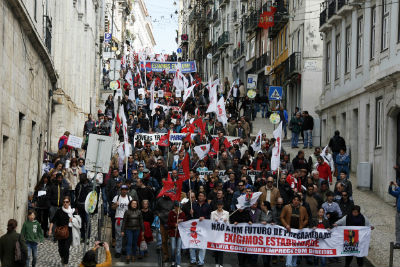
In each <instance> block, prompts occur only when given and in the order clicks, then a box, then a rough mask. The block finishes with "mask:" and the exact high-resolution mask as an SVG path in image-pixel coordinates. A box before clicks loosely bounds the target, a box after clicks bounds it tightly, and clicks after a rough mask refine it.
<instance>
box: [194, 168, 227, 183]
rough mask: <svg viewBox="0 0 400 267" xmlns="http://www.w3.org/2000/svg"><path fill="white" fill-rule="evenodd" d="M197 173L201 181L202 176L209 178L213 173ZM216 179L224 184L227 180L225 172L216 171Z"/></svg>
mask: <svg viewBox="0 0 400 267" xmlns="http://www.w3.org/2000/svg"><path fill="white" fill-rule="evenodd" d="M198 173H199V177H200V178H201V179H204V176H205V175H207V176H210V175H211V174H212V173H213V171H199V172H198ZM218 177H219V179H221V180H222V181H223V182H225V181H226V180H228V178H226V175H225V170H219V171H218Z"/></svg>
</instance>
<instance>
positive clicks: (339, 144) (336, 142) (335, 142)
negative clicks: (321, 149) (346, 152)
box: [328, 130, 346, 163]
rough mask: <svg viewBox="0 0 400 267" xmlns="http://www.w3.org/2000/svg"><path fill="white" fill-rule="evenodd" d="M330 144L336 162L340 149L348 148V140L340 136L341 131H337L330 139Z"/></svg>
mask: <svg viewBox="0 0 400 267" xmlns="http://www.w3.org/2000/svg"><path fill="white" fill-rule="evenodd" d="M328 146H329V147H330V149H331V151H332V153H333V161H334V162H335V163H336V156H337V154H339V151H340V149H346V141H345V140H344V139H343V137H341V136H340V132H339V131H337V130H336V131H335V135H334V136H333V137H332V138H331V140H329V144H328Z"/></svg>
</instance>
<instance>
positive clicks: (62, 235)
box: [54, 225, 69, 240]
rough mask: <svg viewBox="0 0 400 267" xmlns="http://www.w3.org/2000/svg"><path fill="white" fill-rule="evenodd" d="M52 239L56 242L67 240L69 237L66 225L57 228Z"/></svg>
mask: <svg viewBox="0 0 400 267" xmlns="http://www.w3.org/2000/svg"><path fill="white" fill-rule="evenodd" d="M54 237H55V238H56V239H57V240H63V239H67V238H68V237H69V229H68V225H64V226H57V227H56V230H55V231H54Z"/></svg>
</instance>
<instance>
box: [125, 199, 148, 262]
mask: <svg viewBox="0 0 400 267" xmlns="http://www.w3.org/2000/svg"><path fill="white" fill-rule="evenodd" d="M140 234H141V235H142V240H144V225H143V216H142V212H141V211H140V210H139V209H138V203H137V201H136V200H131V201H130V202H129V206H128V210H127V211H125V214H124V219H123V221H122V227H121V235H122V236H124V235H126V241H127V242H126V263H127V264H129V262H134V261H135V257H136V251H138V246H137V243H138V239H139V235H140ZM132 248H133V249H132Z"/></svg>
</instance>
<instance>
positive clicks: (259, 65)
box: [255, 52, 271, 71]
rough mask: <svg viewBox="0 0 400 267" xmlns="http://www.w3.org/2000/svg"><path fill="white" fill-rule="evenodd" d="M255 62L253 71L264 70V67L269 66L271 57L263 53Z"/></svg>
mask: <svg viewBox="0 0 400 267" xmlns="http://www.w3.org/2000/svg"><path fill="white" fill-rule="evenodd" d="M255 61H256V65H255V71H260V70H264V67H265V66H269V65H271V57H270V55H269V52H267V53H264V54H263V55H261V56H260V57H258V58H257V59H256V60H255Z"/></svg>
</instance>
